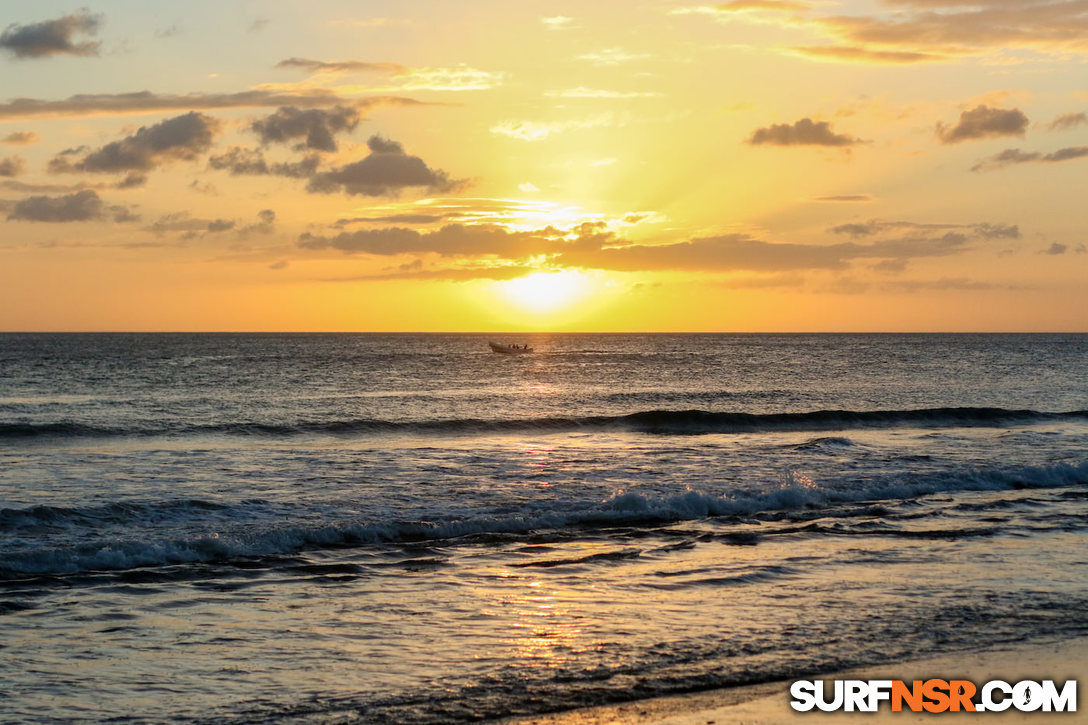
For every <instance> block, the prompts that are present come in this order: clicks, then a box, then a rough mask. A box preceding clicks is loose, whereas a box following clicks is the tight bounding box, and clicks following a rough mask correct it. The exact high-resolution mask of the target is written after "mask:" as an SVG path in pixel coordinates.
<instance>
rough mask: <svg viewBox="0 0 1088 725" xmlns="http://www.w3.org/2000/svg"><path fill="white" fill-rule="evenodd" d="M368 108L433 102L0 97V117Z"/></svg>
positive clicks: (243, 96) (285, 95) (264, 94)
mask: <svg viewBox="0 0 1088 725" xmlns="http://www.w3.org/2000/svg"><path fill="white" fill-rule="evenodd" d="M337 103H340V104H345V105H350V106H351V107H352V108H356V109H359V110H360V111H362V110H367V109H370V108H374V107H376V106H382V105H400V106H414V105H431V104H427V103H425V102H423V101H416V100H413V99H411V98H402V97H399V96H369V97H367V98H358V99H353V98H347V97H345V96H342V95H340V94H338V93H336V92H335V91H333V90H329V89H326V88H310V89H305V90H299V91H292V92H282V93H281V92H276V91H269V90H250V91H240V92H238V93H188V94H182V95H170V94H166V95H161V94H157V93H152V92H150V91H138V92H136V93H80V94H77V95H74V96H70V97H68V98H67V99H65V100H62V101H43V100H39V99H35V98H16V99H14V100H11V101H8V102H7V103H0V119H4V120H8V119H15V118H38V117H55V116H112V115H126V114H142V113H160V112H171V111H191V110H214V109H225V108H276V107H279V106H295V107H298V108H319V107H327V106H332V105H334V104H337Z"/></svg>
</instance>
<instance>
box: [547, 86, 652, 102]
mask: <svg viewBox="0 0 1088 725" xmlns="http://www.w3.org/2000/svg"><path fill="white" fill-rule="evenodd" d="M544 95H546V96H550V97H552V98H621V99H622V98H658V97H660V96H661V95H662V94H661V93H655V92H653V91H606V90H601V89H599V88H586V87H585V86H578V87H577V88H568V89H567V90H565V91H548V92H547V93H545V94H544Z"/></svg>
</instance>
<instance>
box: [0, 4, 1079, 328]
mask: <svg viewBox="0 0 1088 725" xmlns="http://www.w3.org/2000/svg"><path fill="white" fill-rule="evenodd" d="M1086 60H1088V3H1085V2H1084V1H1083V0H1045V1H1041V2H1036V1H1034V0H1022V1H1015V0H973V1H972V2H970V3H968V2H965V1H961V0H885V1H883V2H870V1H868V0H857V1H855V0H844V1H843V2H835V1H833V0H827V1H824V0H821V1H817V2H806V1H803V0H733V1H732V2H727V3H724V4H718V5H714V4H708V5H699V4H697V3H692V2H670V1H667V0H662V1H659V2H648V3H642V2H593V3H585V2H579V3H575V2H569V3H565V2H555V1H548V2H543V1H541V2H515V3H510V2H490V1H487V2H483V1H473V2H464V3H460V2H457V3H454V2H438V1H434V2H425V1H422V0H421V1H418V2H413V1H403V0H402V1H400V2H359V1H355V2H350V1H347V0H342V1H338V2H330V1H327V0H311V1H310V2H297V1H291V2H288V1H286V0H283V1H279V0H260V1H258V0H249V1H242V0H237V1H234V0H228V1H224V0H218V1H217V2H208V1H206V0H190V2H187V3H184V4H180V3H162V2H155V3H148V2H144V1H139V0H130V1H122V0H117V1H115V2H86V1H77V2H53V1H51V0H37V1H36V2H34V3H14V2H7V3H3V4H2V5H0V64H2V66H3V72H2V76H0V77H2V79H3V81H2V83H0V88H2V92H0V330H9V331H15V330H292V331H294V330H298V331H306V330H315V331H316V330H343V331H354V330H360V331H370V330H372V331H416V330H419V331H431V330H433V331H445V330H451V331H491V330H586V331H608V330H615V331H659V330H661V331H666V330H680V331H685V330H692V331H704V330H705V331H838V330H841V331H853V330H865V331H882V330H887V331H911V330H916V331H944V330H950V331H970V330H979V331H1001V330H1008V331H1085V330H1088V312H1086V310H1088V233H1086V225H1088V194H1086V184H1085V179H1086V178H1088V64H1086Z"/></svg>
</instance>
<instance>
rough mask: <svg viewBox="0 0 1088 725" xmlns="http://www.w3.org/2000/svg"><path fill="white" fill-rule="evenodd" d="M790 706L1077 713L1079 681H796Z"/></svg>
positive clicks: (800, 708)
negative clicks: (1060, 682)
mask: <svg viewBox="0 0 1088 725" xmlns="http://www.w3.org/2000/svg"><path fill="white" fill-rule="evenodd" d="M790 695H791V696H792V697H793V699H792V700H790V707H792V708H793V709H794V710H797V711H798V712H809V711H810V710H812V709H817V710H821V711H823V712H834V711H836V710H843V711H845V712H876V711H877V710H878V709H879V708H880V706H881V705H882V704H883V703H888V704H889V705H890V706H891V709H892V712H901V711H903V710H910V711H912V712H961V711H966V712H1003V711H1005V710H1008V709H1009V708H1010V707H1011V708H1015V709H1017V710H1019V711H1021V712H1037V711H1039V712H1076V711H1077V681H1076V680H1066V682H1065V683H1064V684H1063V685H1062V686H1061V687H1059V686H1058V685H1057V684H1056V683H1055V682H1054V681H1053V680H1042V681H1040V682H1035V681H1033V680H1023V681H1021V682H1017V683H1015V684H1010V683H1008V682H1005V681H1004V680H991V681H989V682H986V683H984V684H982V686H976V685H975V683H973V682H971V681H969V680H938V679H929V680H913V681H911V682H910V683H907V682H905V681H903V680H826V681H825V680H798V681H797V682H794V683H793V684H792V685H791V686H790Z"/></svg>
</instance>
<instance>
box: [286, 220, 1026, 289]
mask: <svg viewBox="0 0 1088 725" xmlns="http://www.w3.org/2000/svg"><path fill="white" fill-rule="evenodd" d="M873 224H874V225H877V226H880V225H883V227H882V229H883V230H884V231H883V233H889V232H892V233H893V236H889V237H887V238H882V239H876V240H874V241H871V242H867V243H859V242H855V241H849V242H839V243H834V244H801V243H791V242H768V241H764V240H761V239H757V238H755V237H752V236H751V235H747V234H725V235H718V236H712V237H702V238H697V239H690V240H686V241H681V242H674V243H669V244H654V245H644V244H632V243H630V242H628V241H627V240H624V239H622V238H620V237H618V236H616V234H615V232H613V231H611V230H610V229H609V226H608V224H607V223H605V222H603V221H595V222H585V223H583V224H581V225H578V226H577V227H575V228H573V229H570V230H567V231H563V230H559V229H556V228H554V227H545V228H542V229H536V230H530V231H516V230H511V229H509V228H507V227H504V226H501V225H497V224H479V225H465V224H448V225H446V226H443V227H442V228H441V229H438V230H433V231H419V230H415V229H408V228H405V227H388V228H382V229H365V230H357V231H353V232H341V233H339V234H336V235H333V236H320V235H313V234H309V233H307V234H303V235H302V236H300V237H299V242H298V244H299V246H300V247H301V248H303V249H309V250H337V251H340V252H343V253H345V254H371V255H382V256H391V255H396V254H414V255H422V254H437V255H441V256H445V257H458V256H460V257H468V256H481V255H490V256H495V257H499V258H504V259H508V260H513V259H527V258H531V257H546V258H547V260H548V263H549V264H552V265H557V266H566V267H584V268H590V269H607V270H614V271H624V272H639V271H662V270H672V271H686V272H704V273H725V272H741V271H746V272H757V273H762V274H785V273H797V272H800V271H803V270H831V271H840V270H845V269H849V268H850V267H851V266H852V265H853V263H854V262H856V261H859V260H870V261H872V262H874V263H876V264H880V263H881V262H882V261H892V262H893V263H894V262H896V261H897V260H903V262H900V263H899V264H898V265H897V266H898V267H899V268H900V269H902V267H903V266H904V262H905V261H906V260H911V259H917V258H923V257H940V256H948V255H953V254H960V253H962V252H965V251H968V250H969V249H971V248H972V247H971V243H972V242H973V241H976V240H983V239H995V238H1002V237H1012V236H1019V229H1017V228H1016V227H1015V226H1007V225H998V224H991V223H979V224H972V225H953V224H933V225H925V224H913V223H910V222H889V223H883V222H874V223H873ZM903 229H909V230H911V232H910V233H909V234H907V235H905V236H904V235H899V236H895V235H894V232H895V231H896V230H903ZM874 233H875V232H874ZM754 284H755V283H754V282H753V286H754Z"/></svg>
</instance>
